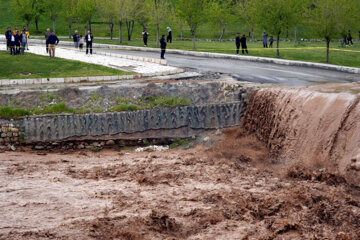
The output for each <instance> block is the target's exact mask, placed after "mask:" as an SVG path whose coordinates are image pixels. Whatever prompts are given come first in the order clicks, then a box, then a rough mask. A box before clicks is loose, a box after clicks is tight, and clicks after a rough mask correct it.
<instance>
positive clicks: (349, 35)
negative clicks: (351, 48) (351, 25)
mask: <svg viewBox="0 0 360 240" xmlns="http://www.w3.org/2000/svg"><path fill="white" fill-rule="evenodd" d="M347 41H348V44H349V45H350V44H351V45H354V43H353V40H352V36H351V31H350V30H349V31H348V35H347Z"/></svg>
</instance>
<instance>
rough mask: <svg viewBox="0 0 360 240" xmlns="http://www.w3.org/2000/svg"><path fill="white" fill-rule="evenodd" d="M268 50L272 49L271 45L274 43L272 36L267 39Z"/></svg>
mask: <svg viewBox="0 0 360 240" xmlns="http://www.w3.org/2000/svg"><path fill="white" fill-rule="evenodd" d="M269 43H270V44H269V48H272V47H273V43H274V37H273V36H270V38H269Z"/></svg>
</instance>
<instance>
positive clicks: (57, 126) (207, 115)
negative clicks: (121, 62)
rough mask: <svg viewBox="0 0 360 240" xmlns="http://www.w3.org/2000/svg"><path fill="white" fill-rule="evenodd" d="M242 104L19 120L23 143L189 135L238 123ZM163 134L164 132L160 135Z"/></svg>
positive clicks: (243, 104)
mask: <svg viewBox="0 0 360 240" xmlns="http://www.w3.org/2000/svg"><path fill="white" fill-rule="evenodd" d="M245 109H246V103H245V102H243V101H241V102H236V103H228V104H218V105H207V106H189V107H176V108H163V109H149V110H142V111H136V112H115V113H100V114H83V115H79V114H76V115H57V116H40V117H29V118H25V119H23V123H22V124H21V125H22V126H21V127H22V128H23V129H24V134H25V138H24V140H25V142H26V143H36V142H57V141H65V140H94V139H119V138H121V139H124V138H128V139H132V138H134V136H136V138H157V137H173V138H177V137H191V136H193V135H194V134H196V133H197V132H199V131H206V130H211V129H219V128H226V127H231V126H238V125H240V120H241V118H242V117H243V115H244V112H245ZM164 133H166V134H165V135H166V136H164Z"/></svg>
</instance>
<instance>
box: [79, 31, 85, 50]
mask: <svg viewBox="0 0 360 240" xmlns="http://www.w3.org/2000/svg"><path fill="white" fill-rule="evenodd" d="M83 47H84V38H83V36H82V35H80V37H79V49H80V51H82V50H83Z"/></svg>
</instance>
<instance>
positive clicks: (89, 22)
mask: <svg viewBox="0 0 360 240" xmlns="http://www.w3.org/2000/svg"><path fill="white" fill-rule="evenodd" d="M88 24H89V30H90V32H91V18H90V19H89V21H88Z"/></svg>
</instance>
